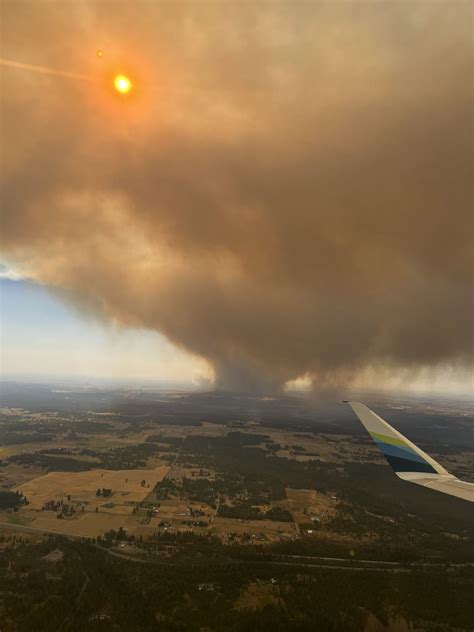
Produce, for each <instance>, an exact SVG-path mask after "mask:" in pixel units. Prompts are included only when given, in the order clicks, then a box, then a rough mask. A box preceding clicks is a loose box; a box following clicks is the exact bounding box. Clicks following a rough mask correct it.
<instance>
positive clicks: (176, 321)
mask: <svg viewBox="0 0 474 632" xmlns="http://www.w3.org/2000/svg"><path fill="white" fill-rule="evenodd" d="M45 4H47V3H39V2H36V0H32V1H27V0H23V1H22V2H16V1H15V2H14V1H13V0H7V1H6V2H4V4H3V6H4V9H3V13H4V16H3V17H4V20H3V21H4V27H3V28H4V33H3V50H4V52H3V53H2V54H3V56H4V57H6V58H8V59H14V60H17V61H18V62H20V63H31V64H38V65H41V66H47V67H53V68H58V69H60V70H66V71H68V72H70V73H80V74H85V75H87V76H91V77H93V78H94V77H97V80H94V81H92V82H80V81H74V80H73V79H68V78H63V77H55V76H49V75H38V74H34V73H29V72H27V71H24V70H19V69H14V68H3V69H2V84H3V97H2V99H3V104H2V124H3V131H2V145H3V147H4V155H3V166H2V179H3V193H2V206H3V230H2V249H3V252H4V254H5V257H6V260H7V261H8V262H9V263H12V264H14V265H15V266H16V267H17V268H18V269H19V270H21V271H22V272H23V273H24V274H27V275H29V276H31V277H32V278H35V279H37V280H38V281H40V282H42V283H45V284H48V285H50V286H52V287H55V288H58V289H61V288H64V289H68V290H72V291H73V292H74V296H75V297H76V301H77V304H78V305H80V306H82V307H85V308H87V309H91V310H95V311H96V312H97V313H99V314H100V315H101V316H102V317H103V318H105V319H111V320H114V321H116V322H118V323H122V324H123V325H125V326H140V327H145V328H150V329H153V330H157V331H159V332H161V333H163V334H164V335H166V336H167V337H168V338H169V339H170V340H171V341H172V342H174V343H175V344H176V345H178V346H179V347H181V348H184V349H186V350H188V351H190V352H192V353H194V354H197V355H199V356H202V357H204V358H206V359H208V360H209V362H210V363H211V364H212V365H213V367H214V368H215V370H216V373H217V377H218V381H219V383H220V384H221V385H222V386H232V387H234V388H245V389H247V388H252V387H255V385H258V386H259V387H261V386H262V385H263V386H265V387H267V388H273V387H275V386H278V385H281V384H282V383H284V382H286V381H287V380H290V379H294V378H296V377H297V376H300V375H308V376H309V377H310V378H312V379H313V380H315V381H321V380H323V381H326V382H327V381H329V382H346V381H350V380H351V379H353V377H354V376H356V375H357V374H358V372H360V371H362V370H365V369H366V368H367V367H377V366H380V367H385V368H386V367H391V368H393V370H394V371H395V370H397V369H398V368H400V369H404V370H405V369H410V368H413V369H418V368H423V367H432V366H438V365H443V364H453V365H456V366H467V367H469V366H471V365H472V333H473V331H472V306H473V305H472V300H473V294H472V280H473V279H472V270H473V268H472V237H473V223H472V222H473V219H472V217H473V216H472V202H473V189H472V166H473V165H472V162H473V160H472V156H473V154H472V149H473V147H472V143H473V136H472V132H473V130H472V111H473V104H472V90H473V88H472V86H473V83H472V70H473V58H472V43H471V29H472V4H471V3H470V2H466V3H462V2H456V3H451V2H435V3H427V2H424V1H420V2H410V3H406V2H403V3H388V2H380V3H377V2H368V3H364V2H357V3H337V2H334V3H333V2H327V3H326V2H317V3H293V2H281V3H262V4H259V3H257V4H253V3H229V4H225V5H224V4H222V3H215V4H207V3H205V4H204V3H194V2H192V3H153V2H148V1H143V2H142V1H137V2H134V3H122V2H74V3H72V2H69V3H62V4H61V5H59V3H51V4H49V5H48V9H47V10H45ZM98 48H100V49H101V50H103V51H104V57H103V59H98V58H97V56H96V50H97V49H98ZM116 70H117V71H125V72H127V73H128V74H130V76H131V77H132V79H133V80H134V86H135V90H134V91H133V92H132V93H131V94H130V98H129V99H128V100H127V99H124V98H123V97H120V95H115V94H113V92H112V91H111V90H109V88H108V85H107V82H108V77H109V75H111V74H112V73H113V72H115V71H116Z"/></svg>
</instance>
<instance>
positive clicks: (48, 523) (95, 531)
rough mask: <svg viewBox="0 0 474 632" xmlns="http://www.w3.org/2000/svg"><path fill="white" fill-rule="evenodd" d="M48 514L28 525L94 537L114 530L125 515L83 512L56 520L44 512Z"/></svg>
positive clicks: (122, 521)
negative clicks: (70, 517) (71, 517)
mask: <svg viewBox="0 0 474 632" xmlns="http://www.w3.org/2000/svg"><path fill="white" fill-rule="evenodd" d="M44 514H49V515H43V514H42V515H39V516H38V517H37V518H35V519H34V520H33V521H32V522H30V523H29V525H28V526H30V527H35V528H37V529H46V530H52V531H58V532H61V533H64V534H65V535H80V536H84V537H88V538H95V537H97V536H98V535H103V534H104V533H107V531H110V529H115V530H116V531H117V530H118V529H119V528H120V527H121V526H123V524H124V523H125V520H126V519H127V516H126V515H117V514H111V513H103V512H99V513H98V514H96V513H95V512H90V511H88V512H84V513H79V514H77V515H76V517H74V518H73V519H67V520H58V519H57V518H56V516H55V515H54V514H53V515H52V512H49V511H48V512H44Z"/></svg>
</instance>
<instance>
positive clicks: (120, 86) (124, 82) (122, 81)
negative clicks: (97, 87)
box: [114, 75, 132, 94]
mask: <svg viewBox="0 0 474 632" xmlns="http://www.w3.org/2000/svg"><path fill="white" fill-rule="evenodd" d="M114 86H115V89H116V90H117V92H120V94H127V92H130V90H131V89H132V82H131V81H130V79H129V78H128V77H126V76H125V75H117V76H116V77H115V79H114Z"/></svg>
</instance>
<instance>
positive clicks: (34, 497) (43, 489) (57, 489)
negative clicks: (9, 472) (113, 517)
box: [17, 466, 169, 511]
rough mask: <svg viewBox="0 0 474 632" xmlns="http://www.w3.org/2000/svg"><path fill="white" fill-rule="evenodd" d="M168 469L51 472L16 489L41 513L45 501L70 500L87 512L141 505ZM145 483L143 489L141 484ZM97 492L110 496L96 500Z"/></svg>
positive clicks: (164, 467) (161, 467)
mask: <svg viewBox="0 0 474 632" xmlns="http://www.w3.org/2000/svg"><path fill="white" fill-rule="evenodd" d="M168 470H169V468H168V467H166V466H160V467H157V468H156V469H154V470H90V471H87V472H50V473H49V474H45V475H44V476H39V477H37V478H34V479H33V480H31V481H28V482H26V483H24V484H22V485H19V486H18V487H17V490H18V491H20V492H22V493H23V494H24V495H25V496H26V497H27V498H28V500H29V502H30V505H29V507H30V508H31V509H41V508H42V507H43V505H44V504H45V503H46V502H47V501H48V500H61V499H62V500H64V501H66V499H67V497H68V496H70V500H71V502H72V503H83V504H85V505H87V507H88V509H90V508H94V509H95V507H96V506H100V505H103V504H104V503H115V504H118V505H123V504H126V505H129V506H130V509H129V511H131V510H132V505H133V503H139V502H141V501H142V500H143V499H144V498H145V497H146V496H147V494H148V493H149V491H150V489H152V488H153V487H154V486H155V485H156V483H158V482H159V481H161V480H162V479H163V477H164V476H166V474H167V472H168ZM143 480H145V481H146V482H145V485H144V486H142V484H141V482H142V481H143ZM98 488H109V489H111V490H112V496H110V497H109V498H107V499H106V500H105V499H104V498H97V497H96V490H97V489H98Z"/></svg>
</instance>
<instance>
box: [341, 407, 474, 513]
mask: <svg viewBox="0 0 474 632" xmlns="http://www.w3.org/2000/svg"><path fill="white" fill-rule="evenodd" d="M348 403H349V404H350V406H351V408H352V410H353V411H354V413H355V414H356V415H357V417H358V418H359V419H360V421H361V422H362V425H363V426H364V427H365V429H366V430H367V432H368V433H369V434H370V436H371V437H372V439H373V440H374V442H375V444H376V445H377V447H378V448H379V450H380V451H381V452H382V454H383V455H384V457H385V458H386V460H387V461H388V463H389V465H390V466H391V467H392V469H393V470H394V472H395V474H396V475H397V476H398V477H399V478H401V479H403V480H405V481H409V482H411V483H416V484H418V485H423V486H424V487H429V488H431V489H436V490H437V491H440V492H444V493H445V494H450V495H452V496H457V497H458V498H463V499H464V500H469V501H471V502H474V483H467V482H465V481H460V480H459V479H458V478H456V477H455V476H453V475H452V474H450V473H449V472H448V471H447V470H445V468H444V467H443V466H442V465H440V464H439V463H438V462H437V461H435V460H434V459H433V458H432V457H430V456H429V455H428V454H426V452H423V450H421V449H420V448H419V447H418V446H416V445H415V444H414V443H412V442H411V441H410V440H409V439H407V438H406V437H404V436H403V435H402V434H401V433H400V432H398V430H395V428H393V427H392V426H391V425H390V424H388V423H387V422H386V421H385V420H384V419H382V418H381V417H379V415H377V414H376V413H374V412H373V411H372V410H370V408H367V406H365V404H361V403H360V402H348Z"/></svg>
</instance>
